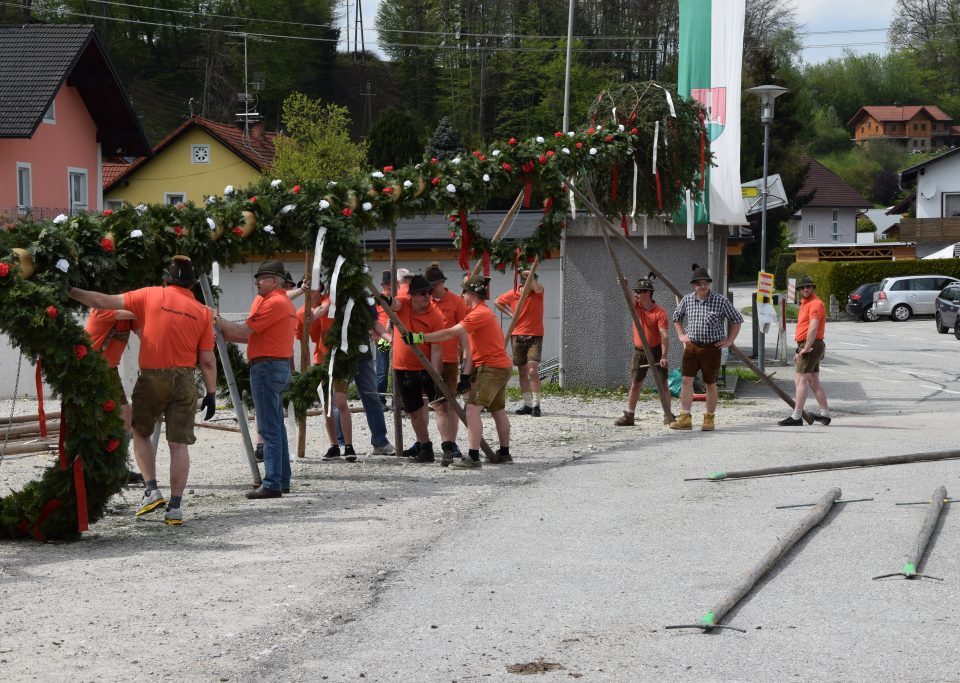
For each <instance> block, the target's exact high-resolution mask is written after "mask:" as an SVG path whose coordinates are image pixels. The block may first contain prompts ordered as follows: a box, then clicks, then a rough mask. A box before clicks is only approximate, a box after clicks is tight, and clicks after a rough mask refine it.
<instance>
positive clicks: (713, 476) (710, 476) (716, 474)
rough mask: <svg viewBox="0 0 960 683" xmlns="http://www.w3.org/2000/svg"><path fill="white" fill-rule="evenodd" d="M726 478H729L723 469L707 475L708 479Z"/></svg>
mask: <svg viewBox="0 0 960 683" xmlns="http://www.w3.org/2000/svg"><path fill="white" fill-rule="evenodd" d="M726 478H727V473H726V472H722V471H721V472H711V473H710V474H708V475H707V479H726Z"/></svg>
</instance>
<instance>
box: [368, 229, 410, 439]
mask: <svg viewBox="0 0 960 683" xmlns="http://www.w3.org/2000/svg"><path fill="white" fill-rule="evenodd" d="M390 282H391V283H392V284H391V285H390V291H391V292H392V293H393V296H394V297H396V296H397V294H398V293H399V292H397V229H396V228H395V227H394V228H390ZM374 291H376V288H374ZM380 305H381V306H383V305H384V302H383V301H381V302H380ZM388 308H390V306H389V305H387V306H385V307H384V310H387V309H388ZM392 312H393V311H391V313H392ZM388 317H389V314H388ZM393 353H394V352H393V348H391V349H390V386H391V387H392V391H393V443H394V444H395V446H394V448H396V453H397V455H400V454H401V453H403V415H402V414H401V410H402V408H403V406H402V405H401V402H400V385H399V384H398V383H397V371H396V370H395V369H394V367H393Z"/></svg>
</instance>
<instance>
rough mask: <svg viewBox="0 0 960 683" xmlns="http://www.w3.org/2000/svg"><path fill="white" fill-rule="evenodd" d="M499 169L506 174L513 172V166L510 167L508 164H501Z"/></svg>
mask: <svg viewBox="0 0 960 683" xmlns="http://www.w3.org/2000/svg"><path fill="white" fill-rule="evenodd" d="M500 168H502V169H503V170H504V171H506V172H507V173H510V172H511V171H513V166H511V165H510V164H502V165H501V166H500Z"/></svg>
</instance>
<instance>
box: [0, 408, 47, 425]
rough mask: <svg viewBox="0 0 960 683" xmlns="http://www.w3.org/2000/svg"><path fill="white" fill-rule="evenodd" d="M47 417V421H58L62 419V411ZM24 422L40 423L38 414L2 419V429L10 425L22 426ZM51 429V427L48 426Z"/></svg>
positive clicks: (0, 423) (0, 420) (0, 421)
mask: <svg viewBox="0 0 960 683" xmlns="http://www.w3.org/2000/svg"><path fill="white" fill-rule="evenodd" d="M45 417H46V419H47V420H57V419H59V418H60V411H59V410H55V411H53V412H50V413H46V414H45ZM24 422H37V423H38V424H39V422H38V420H37V416H36V414H33V415H14V416H13V417H11V418H6V417H5V418H0V429H3V428H5V427H6V426H7V425H9V424H22V423H24ZM48 428H49V426H48Z"/></svg>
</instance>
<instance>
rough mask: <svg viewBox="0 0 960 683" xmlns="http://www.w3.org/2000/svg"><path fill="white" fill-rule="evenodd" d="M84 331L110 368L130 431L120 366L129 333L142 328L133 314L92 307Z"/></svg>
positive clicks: (128, 410)
mask: <svg viewBox="0 0 960 683" xmlns="http://www.w3.org/2000/svg"><path fill="white" fill-rule="evenodd" d="M85 329H86V331H87V335H88V336H89V337H90V347H91V348H92V349H93V350H94V351H96V352H97V353H99V354H100V355H101V356H103V360H105V361H106V362H107V367H109V368H110V381H111V382H112V383H113V389H114V393H115V394H116V396H117V397H118V403H119V404H120V410H121V413H122V414H123V425H124V427H126V429H127V431H128V432H129V431H130V416H131V407H130V403H129V401H128V400H127V392H126V391H124V389H123V382H122V381H121V380H120V371H119V370H118V369H117V366H119V365H120V358H121V357H122V356H123V352H124V351H126V349H127V341H128V340H129V339H130V333H131V332H134V331H136V330H138V329H139V325H137V320H136V318H134V317H133V313H131V312H130V311H123V310H120V311H114V310H106V311H101V310H100V309H99V308H91V309H90V316H89V317H88V318H87V324H86V328H85Z"/></svg>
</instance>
